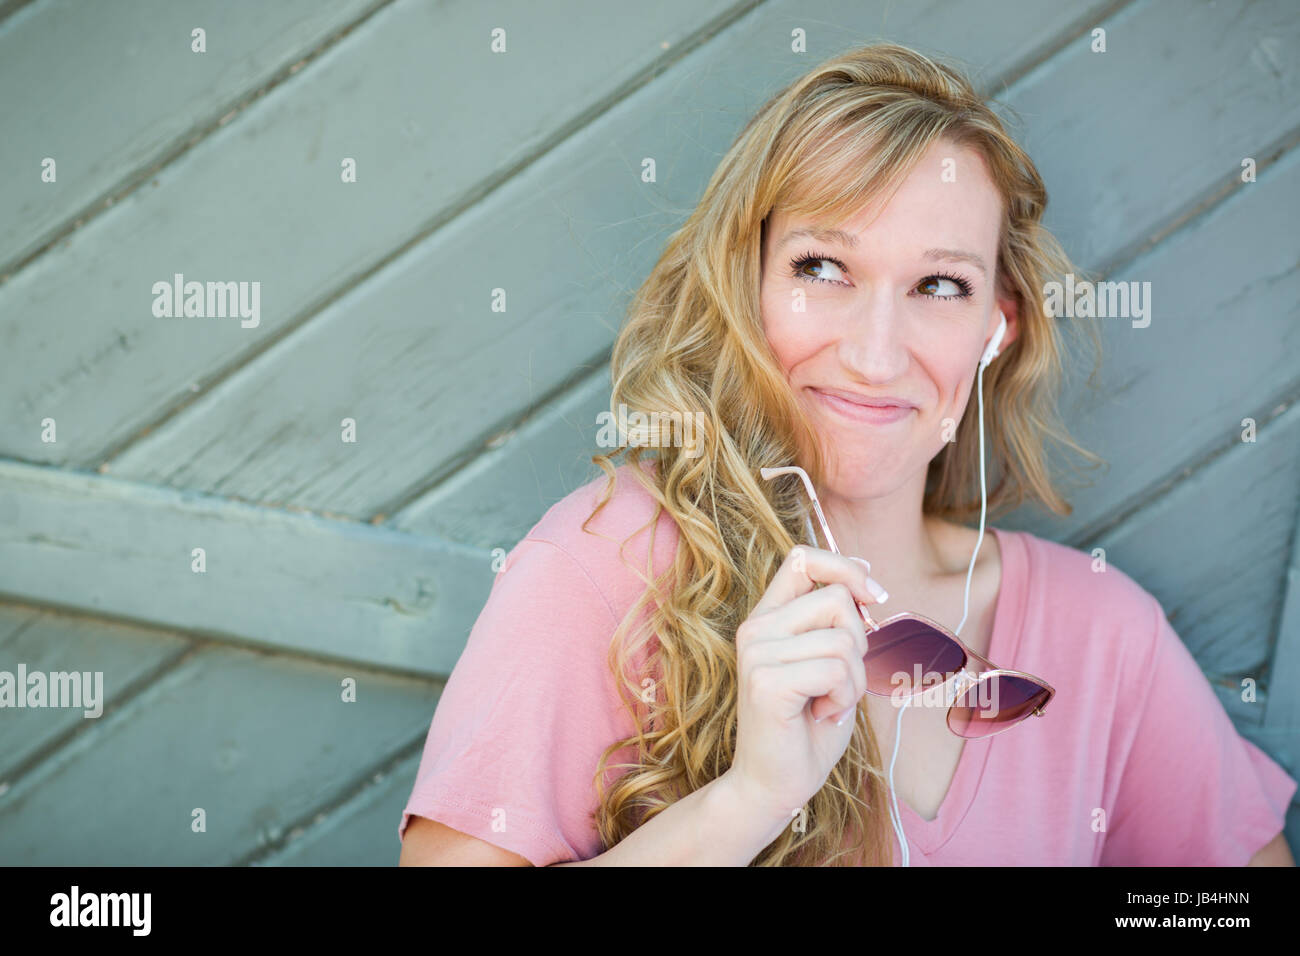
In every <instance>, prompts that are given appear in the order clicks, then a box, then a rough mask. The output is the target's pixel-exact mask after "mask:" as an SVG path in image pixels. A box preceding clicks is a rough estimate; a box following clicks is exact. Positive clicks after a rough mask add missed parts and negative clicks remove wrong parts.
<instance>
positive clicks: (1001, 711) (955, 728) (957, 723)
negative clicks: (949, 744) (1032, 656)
mask: <svg viewBox="0 0 1300 956" xmlns="http://www.w3.org/2000/svg"><path fill="white" fill-rule="evenodd" d="M1047 698H1048V691H1047V688H1046V687H1044V686H1043V685H1042V684H1038V683H1035V682H1034V681H1031V680H1027V679H1026V678H1024V677H1016V676H1014V675H1011V674H998V675H996V676H995V677H986V678H984V679H983V680H981V681H979V682H978V683H976V684H972V685H971V686H970V687H967V688H966V689H965V690H963V691H962V692H961V693H960V694H958V695H957V696H956V698H955V699H954V700H953V703H952V710H950V711H949V712H948V726H949V727H950V728H951V729H952V732H953V733H954V734H956V735H957V736H959V737H988V736H990V735H992V734H996V733H1000V732H1001V731H1003V730H1005V729H1006V728H1008V727H1010V726H1012V725H1013V724H1017V723H1019V722H1020V721H1022V720H1024V719H1025V718H1026V717H1028V716H1029V715H1030V714H1032V713H1033V712H1034V711H1035V710H1037V709H1038V708H1039V707H1041V706H1043V704H1045V703H1047Z"/></svg>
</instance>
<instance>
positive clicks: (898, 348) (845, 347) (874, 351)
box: [838, 294, 909, 385]
mask: <svg viewBox="0 0 1300 956" xmlns="http://www.w3.org/2000/svg"><path fill="white" fill-rule="evenodd" d="M904 332H905V330H904V328H903V317H902V316H901V315H900V314H899V311H898V309H897V308H896V307H895V304H894V303H892V302H890V301H889V297H888V296H885V295H876V294H869V295H868V296H867V298H866V300H865V301H864V303H863V304H862V305H861V306H860V307H859V308H858V309H856V310H855V311H854V312H853V313H852V315H851V316H850V317H849V319H848V324H847V325H846V327H845V331H844V336H843V338H841V339H840V342H839V348H838V353H839V358H840V361H841V362H842V363H843V364H844V366H845V367H846V368H849V369H852V370H853V372H854V373H855V374H856V375H857V377H858V378H859V379H861V380H862V381H863V382H866V383H868V384H871V385H884V384H886V383H888V382H891V381H893V380H894V379H896V378H898V377H899V376H900V375H902V374H903V372H905V371H906V370H907V365H908V361H909V358H908V353H907V348H906V344H905V342H904Z"/></svg>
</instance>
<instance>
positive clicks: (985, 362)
mask: <svg viewBox="0 0 1300 956" xmlns="http://www.w3.org/2000/svg"><path fill="white" fill-rule="evenodd" d="M1006 334H1007V317H1006V316H1005V315H1003V314H1002V310H1000V309H999V310H998V330H997V331H996V332H994V333H993V338H991V339H989V344H988V347H987V348H986V349H985V350H984V354H983V355H981V356H980V368H988V367H989V364H990V363H991V362H992V361H993V360H994V359H995V358H997V357H998V348H999V347H1000V346H1001V345H1002V338H1003V336H1005V335H1006Z"/></svg>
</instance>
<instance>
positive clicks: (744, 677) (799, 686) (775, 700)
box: [727, 545, 888, 818]
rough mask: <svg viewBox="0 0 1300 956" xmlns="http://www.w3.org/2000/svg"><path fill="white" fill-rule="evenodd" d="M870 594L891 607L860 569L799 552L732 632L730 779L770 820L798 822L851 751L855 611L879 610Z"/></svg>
mask: <svg viewBox="0 0 1300 956" xmlns="http://www.w3.org/2000/svg"><path fill="white" fill-rule="evenodd" d="M818 584H824V585H826V586H825V587H820V588H819V587H817V585H818ZM873 591H874V592H875V594H880V595H882V596H884V597H886V598H887V597H888V595H887V594H885V592H884V589H883V588H881V587H880V585H879V584H877V583H876V582H875V581H872V580H871V579H870V577H869V576H868V574H867V566H866V564H865V562H861V561H859V560H858V559H855V558H848V557H844V556H842V555H838V554H834V553H832V552H830V551H823V550H820V549H818V548H813V547H809V546H807V545H800V546H798V547H795V548H793V549H791V551H790V554H789V555H787V556H786V560H785V562H784V563H783V564H782V565H781V567H780V568H779V569H777V572H776V575H775V576H774V577H773V578H772V582H771V584H769V585H768V588H767V590H766V591H765V592H764V593H763V597H762V598H761V599H760V600H759V602H758V604H757V605H756V606H755V607H754V610H753V612H752V613H751V614H750V615H749V617H747V618H746V619H745V620H744V621H743V622H741V624H740V627H739V628H737V629H736V658H737V673H738V679H739V704H738V713H737V727H736V754H735V757H734V759H733V760H732V764H731V768H730V769H729V770H728V771H727V775H728V776H730V777H731V778H732V779H733V782H734V784H735V786H736V787H737V789H739V790H740V791H741V792H742V793H744V794H746V796H747V799H749V800H751V801H754V802H756V803H757V804H758V806H759V807H760V808H762V809H763V810H764V811H766V812H769V813H771V814H772V815H773V816H774V817H775V816H779V815H784V816H785V817H786V818H789V817H791V816H792V815H794V814H795V813H797V812H798V810H799V808H801V807H803V806H804V805H805V804H806V803H807V802H808V800H809V799H811V797H812V796H813V794H815V793H816V792H817V791H818V790H820V789H821V787H822V785H823V784H824V783H825V782H826V778H827V776H828V775H829V774H830V772H831V769H832V768H833V767H834V766H835V764H836V763H837V762H839V759H840V757H841V756H842V755H843V753H844V750H845V748H846V747H847V746H848V743H849V738H850V737H851V736H852V734H853V724H854V721H853V720H852V716H853V713H854V711H855V709H856V707H857V703H858V701H859V700H860V699H861V698H862V695H863V694H864V693H866V689H867V676H866V669H865V667H864V666H863V660H862V659H863V656H864V655H865V654H866V653H867V638H866V633H865V632H866V627H865V625H864V624H863V620H862V617H861V616H860V615H859V613H858V609H857V607H856V604H855V602H856V603H860V604H865V605H871V604H876V603H878V601H877V599H876V597H875V595H874V594H873ZM840 721H842V722H840ZM837 722H839V723H837Z"/></svg>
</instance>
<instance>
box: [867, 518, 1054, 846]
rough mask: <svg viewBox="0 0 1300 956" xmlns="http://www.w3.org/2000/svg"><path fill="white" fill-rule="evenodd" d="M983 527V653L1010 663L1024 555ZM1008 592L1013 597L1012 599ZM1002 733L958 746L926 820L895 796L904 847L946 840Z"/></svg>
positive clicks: (1016, 544)
mask: <svg viewBox="0 0 1300 956" xmlns="http://www.w3.org/2000/svg"><path fill="white" fill-rule="evenodd" d="M986 530H991V531H992V532H993V533H994V535H996V536H997V541H998V551H999V553H1000V556H1001V562H1002V574H1001V580H1000V581H999V582H998V597H997V602H996V607H995V610H994V612H993V632H992V634H991V635H990V636H989V651H988V654H987V655H985V656H987V657H988V658H989V660H991V661H992V662H993V663H994V665H996V666H998V667H1013V666H1014V664H1015V656H1016V650H1017V648H1018V647H1019V644H1020V632H1021V630H1022V623H1023V621H1024V615H1025V607H1024V604H1025V595H1026V594H1027V593H1028V580H1027V575H1028V572H1029V566H1028V555H1027V554H1026V552H1025V550H1024V547H1025V545H1024V542H1023V541H1021V539H1020V536H1019V533H1018V532H1015V531H1002V530H1000V529H998V528H986ZM1012 595H1015V598H1014V599H1013V597H1012ZM1007 733H1015V731H1014V730H1009V731H1007ZM1002 736H1003V735H1002V734H997V735H995V736H992V737H983V738H977V739H973V740H967V741H966V742H965V743H964V744H963V745H962V750H961V757H960V759H959V760H958V761H957V769H956V771H955V772H954V773H953V777H952V782H951V783H950V784H949V785H948V792H947V794H945V795H944V798H943V802H942V803H941V804H939V813H938V814H937V815H936V816H935V818H934V819H933V820H926V819H925V818H924V817H922V816H921V815H920V814H919V813H917V812H916V811H915V810H913V809H912V808H911V807H910V806H909V805H908V804H907V802H906V801H904V800H902V799H899V801H898V812H899V814H900V816H901V819H902V823H903V833H904V834H905V835H906V836H907V842H908V844H909V846H911V847H913V848H915V849H918V850H920V851H921V852H922V853H924V854H926V855H929V854H931V853H933V852H934V851H935V850H937V849H939V848H940V847H941V846H943V845H944V844H945V843H947V842H948V840H949V839H950V838H951V837H952V835H953V833H955V832H956V830H957V827H958V826H960V825H961V821H962V820H963V819H965V817H966V814H967V812H968V811H969V810H970V808H971V804H973V803H974V802H975V794H976V792H977V791H978V790H979V784H980V780H981V779H982V778H983V776H984V770H985V768H986V767H987V766H988V763H989V752H990V751H991V750H992V749H993V747H994V746H996V745H997V741H998V740H999V739H1000V738H1001V737H1002ZM891 747H892V744H891ZM890 835H891V836H892V837H893V840H894V852H895V855H896V858H898V857H897V854H898V853H899V850H898V836H897V834H894V833H893V831H892V828H891V831H890Z"/></svg>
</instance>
